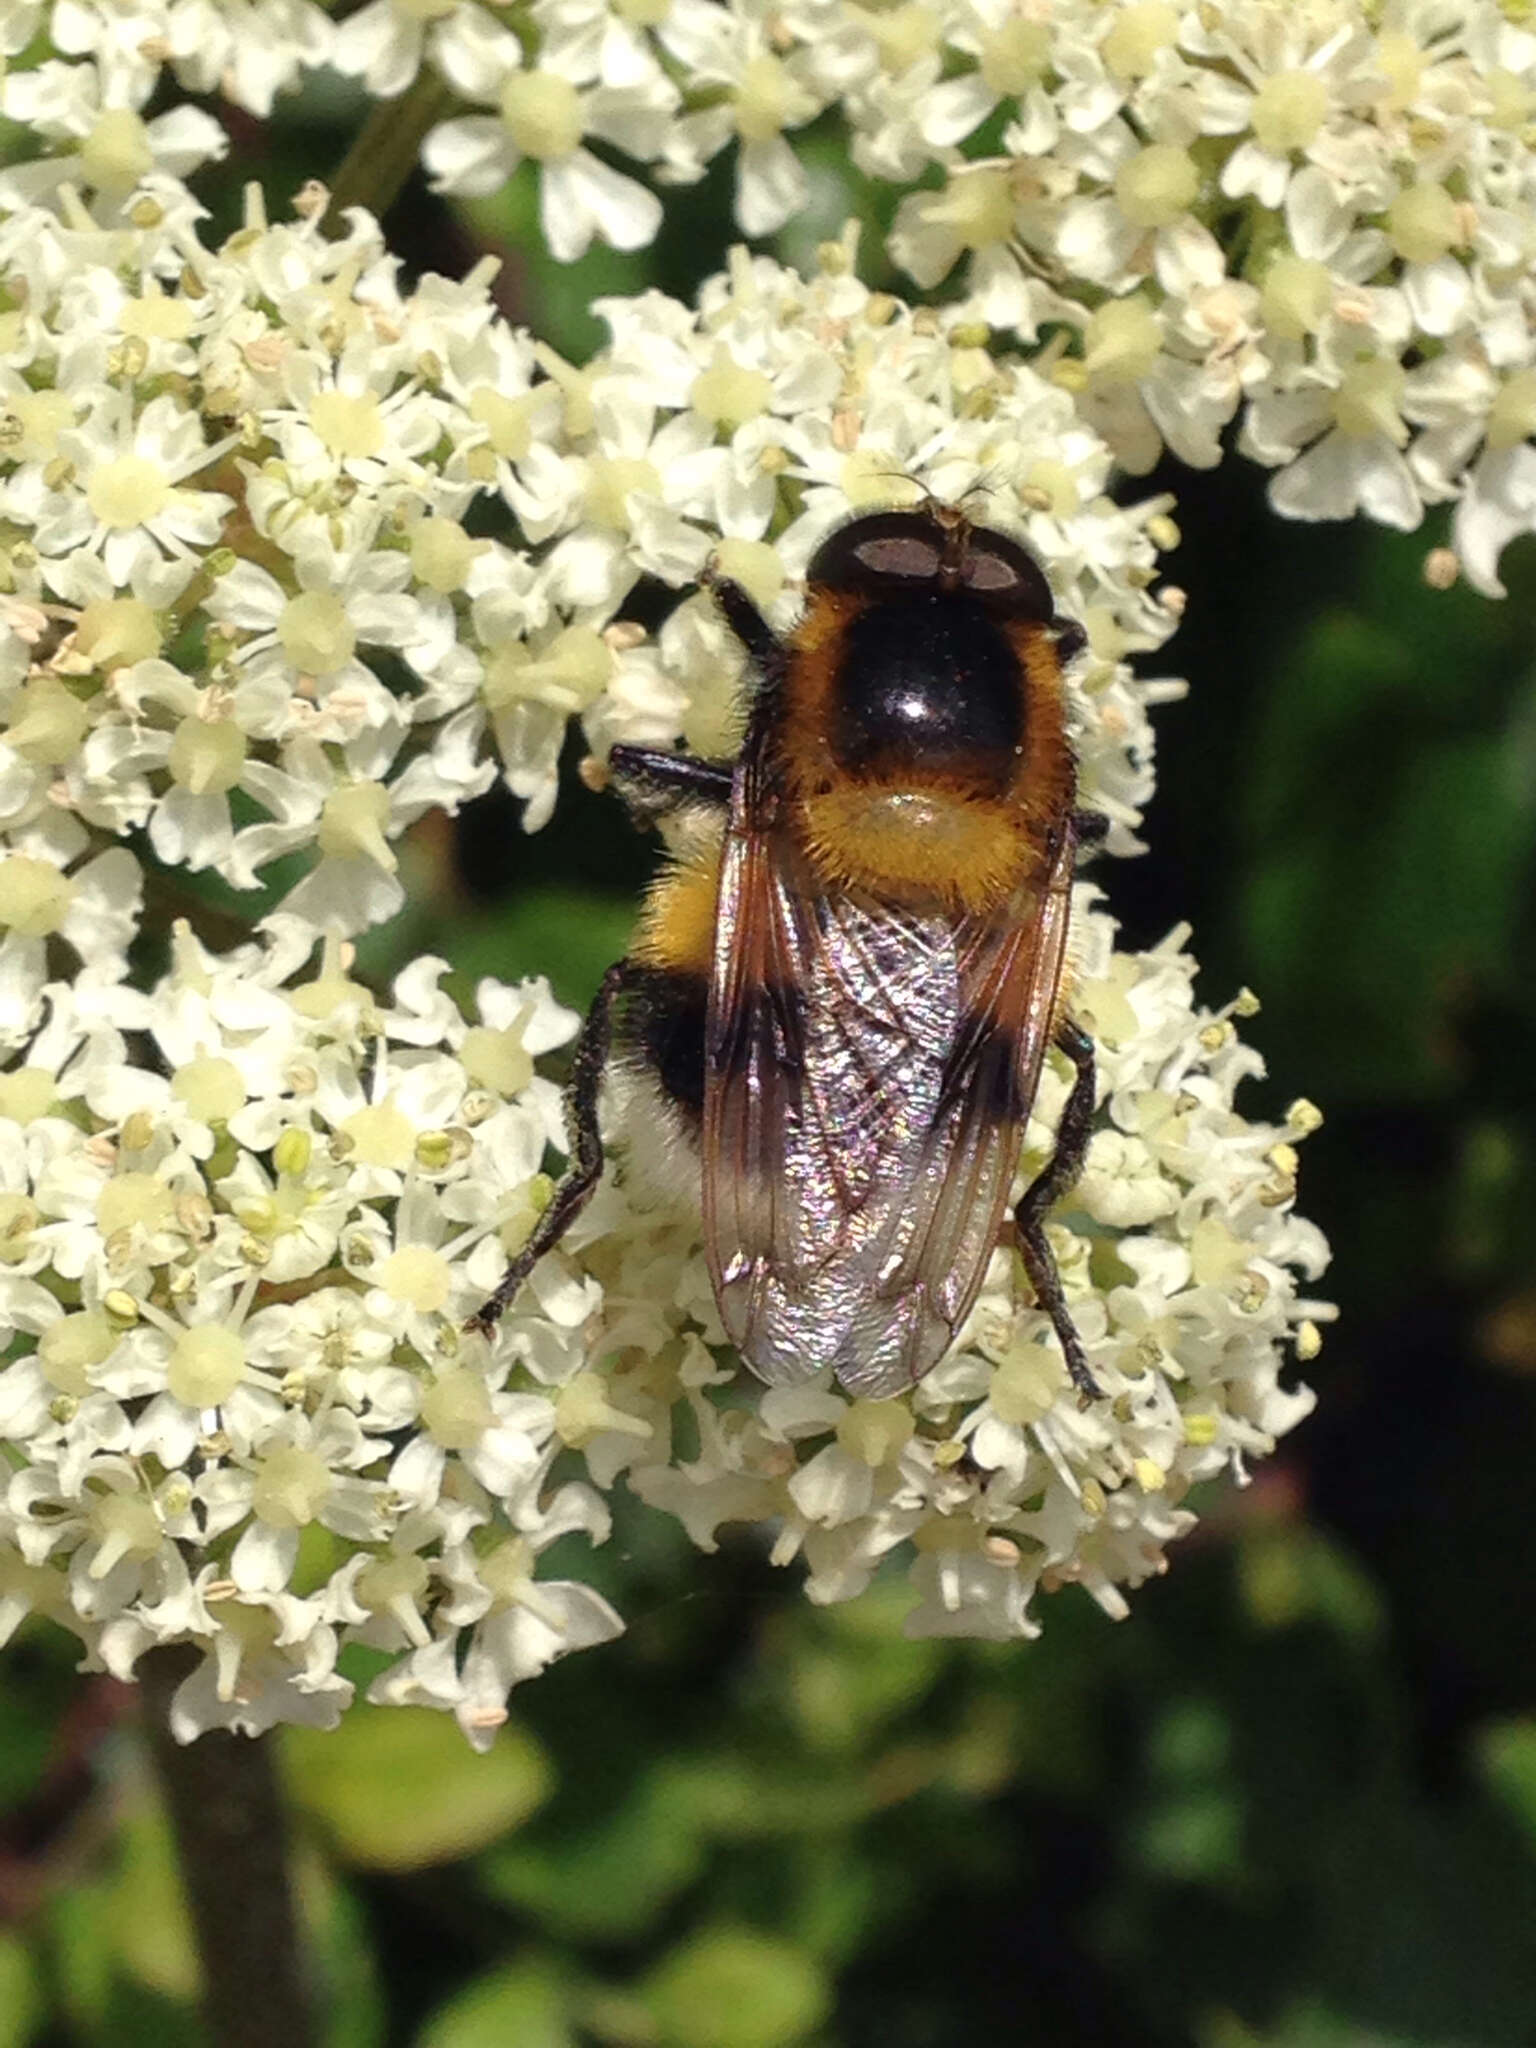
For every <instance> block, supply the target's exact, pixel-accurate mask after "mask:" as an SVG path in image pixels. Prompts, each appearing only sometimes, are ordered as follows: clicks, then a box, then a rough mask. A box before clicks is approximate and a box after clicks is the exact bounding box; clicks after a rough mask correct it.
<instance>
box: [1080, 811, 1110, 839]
mask: <svg viewBox="0 0 1536 2048" xmlns="http://www.w3.org/2000/svg"><path fill="white" fill-rule="evenodd" d="M1108 837H1109V820H1108V818H1106V817H1105V815H1104V813H1103V812H1102V811H1074V812H1073V813H1072V838H1073V841H1074V842H1075V844H1076V845H1078V846H1080V847H1084V846H1086V847H1095V846H1102V845H1103V843H1104V841H1105V840H1106V839H1107V838H1108Z"/></svg>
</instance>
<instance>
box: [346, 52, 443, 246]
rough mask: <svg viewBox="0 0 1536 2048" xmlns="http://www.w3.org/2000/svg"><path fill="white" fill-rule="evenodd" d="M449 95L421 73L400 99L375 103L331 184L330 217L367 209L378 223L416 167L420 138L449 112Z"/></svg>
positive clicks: (435, 80)
mask: <svg viewBox="0 0 1536 2048" xmlns="http://www.w3.org/2000/svg"><path fill="white" fill-rule="evenodd" d="M452 102H453V95H452V93H451V92H450V91H449V89H448V87H447V86H446V85H445V84H444V83H443V81H442V80H441V79H440V78H438V77H436V76H435V75H434V74H433V73H431V72H423V73H422V75H421V77H419V78H418V79H417V80H416V82H415V84H414V85H413V86H412V87H411V89H410V91H409V92H407V93H406V94H405V95H404V96H403V97H402V98H400V99H398V100H376V101H375V102H374V104H373V106H372V107H371V108H370V110H369V113H368V118H367V120H366V121H364V123H363V125H362V127H361V128H360V129H359V130H358V132H357V135H356V138H355V139H354V141H353V143H352V147H351V148H350V149H349V150H348V151H347V153H346V155H345V156H344V157H343V158H342V160H341V164H340V166H339V167H338V169H337V172H336V176H335V177H334V178H333V179H332V181H331V217H332V219H333V220H336V221H340V220H341V218H342V216H343V214H344V213H345V212H346V210H347V208H348V207H349V206H366V207H367V208H368V210H369V211H370V213H372V214H374V215H375V216H376V217H377V218H378V219H380V220H382V219H383V218H384V216H385V214H387V213H388V212H389V209H390V208H391V207H392V206H393V205H394V203H395V201H396V200H397V199H398V198H399V197H400V193H401V190H402V188H403V187H404V185H405V181H406V179H407V178H409V176H410V175H411V172H412V171H413V170H414V169H415V168H416V159H417V157H418V156H419V154H420V152H421V145H422V141H423V139H424V138H425V137H426V135H427V134H428V133H429V132H430V131H431V129H432V128H434V127H435V126H436V124H437V123H438V122H439V121H441V120H442V119H443V117H444V115H445V114H446V113H447V112H448V110H449V108H450V106H451V105H452Z"/></svg>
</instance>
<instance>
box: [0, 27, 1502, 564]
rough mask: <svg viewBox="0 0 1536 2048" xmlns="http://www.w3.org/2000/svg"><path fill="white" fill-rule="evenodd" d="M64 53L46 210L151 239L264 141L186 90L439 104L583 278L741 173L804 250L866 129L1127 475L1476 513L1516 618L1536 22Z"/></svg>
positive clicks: (122, 43)
mask: <svg viewBox="0 0 1536 2048" xmlns="http://www.w3.org/2000/svg"><path fill="white" fill-rule="evenodd" d="M39 29H41V30H44V31H45V32H46V33H47V34H49V35H51V38H52V46H53V54H49V53H48V52H47V50H46V47H45V48H44V51H43V54H42V55H41V56H39V55H38V54H37V52H36V50H35V48H34V50H33V51H31V52H29V54H28V57H27V59H25V60H24V61H23V62H22V63H20V64H18V65H14V66H13V67H12V69H11V70H10V72H9V73H8V74H6V75H5V76H4V77H3V78H0V112H3V113H4V114H5V115H7V116H8V117H9V118H10V119H11V120H12V121H15V122H19V123H21V124H23V125H24V126H25V127H26V128H28V129H29V130H30V131H31V134H32V137H33V138H34V140H35V143H36V152H35V154H33V155H31V156H30V157H27V158H25V159H24V160H23V161H21V162H18V163H15V164H13V165H11V166H10V167H9V168H8V169H6V170H4V171H3V172H0V199H3V200H5V201H7V202H9V203H11V204H16V203H19V202H22V201H26V200H37V199H40V198H44V197H48V196H50V195H55V194H57V193H58V192H59V191H60V190H61V189H62V188H65V187H74V188H78V189H79V190H82V191H84V192H88V193H89V194H90V195H91V204H92V207H93V209H94V212H95V215H96V217H97V218H98V219H99V220H101V221H102V222H109V221H111V222H115V221H119V220H121V219H122V218H123V217H124V213H125V210H126V209H127V208H128V206H129V202H130V201H131V199H132V197H133V195H134V193H135V192H136V191H138V190H140V189H141V187H142V185H143V183H144V182H145V181H146V180H149V181H153V180H154V179H155V178H156V176H160V175H166V174H169V175H171V176H175V177H183V176H186V175H188V174H189V173H190V172H192V171H193V170H194V169H196V168H197V167H198V166H199V165H201V164H203V163H206V162H208V161H210V160H212V159H214V158H215V157H217V156H219V155H220V154H221V153H223V151H224V150H225V148H226V146H227V145H226V137H225V134H224V131H223V130H222V129H221V128H220V126H219V124H218V122H217V121H215V120H214V119H213V118H212V116H211V115H209V114H208V113H207V112H205V111H203V110H201V109H193V108H190V107H186V106H181V107H172V108H171V109H170V110H169V111H167V112H164V113H160V114H156V115H153V116H150V115H149V114H148V113H147V108H148V106H149V104H150V100H151V96H152V95H153V94H154V92H155V89H156V86H157V84H158V83H159V82H160V81H161V80H162V78H163V77H165V76H166V75H169V76H172V77H174V79H175V80H176V81H177V82H178V83H179V84H180V85H181V86H182V87H183V88H185V89H188V90H192V91H197V92H202V93H207V92H213V91H218V92H222V93H223V94H225V95H226V96H227V97H228V98H230V99H231V100H233V101H234V102H235V104H236V105H238V106H240V107H243V108H246V109H248V110H250V111H252V112H255V113H257V114H262V115H264V114H266V113H267V112H268V111H269V110H270V108H271V105H272V101H273V97H274V95H275V94H276V93H277V92H279V91H281V90H284V89H286V88H290V87H293V86H295V85H297V84H298V83H299V82H300V81H301V80H302V79H303V78H304V77H305V76H307V75H308V74H310V73H311V72H313V71H314V70H316V69H317V68H319V67H321V66H331V67H333V68H334V69H337V70H340V71H341V72H343V73H346V74H348V75H349V76H350V77H351V78H353V79H355V80H356V81H358V83H359V85H360V86H361V87H362V88H363V89H365V90H366V91H367V92H369V93H372V94H377V95H381V96H383V97H384V98H385V99H386V100H387V99H389V98H390V97H392V96H395V95H398V94H401V93H404V92H406V91H408V90H410V89H413V88H415V87H417V85H418V82H419V89H420V92H421V94H423V95H425V96H426V97H424V98H423V100H422V105H423V108H424V110H425V111H424V115H423V122H422V127H423V131H424V137H425V139H424V142H423V152H422V153H423V161H424V163H425V165H426V167H427V169H428V171H429V173H430V174H431V177H432V180H433V183H434V184H435V186H436V187H437V188H438V189H439V190H442V191H445V192H453V193H462V194H465V195H469V196H475V195H485V194H489V193H492V192H494V191H496V190H498V189H499V188H500V187H501V186H502V185H503V184H504V182H505V181H506V180H507V179H508V178H509V177H510V176H512V175H513V173H514V172H515V171H516V170H517V169H518V167H519V166H520V165H523V164H527V165H531V166H533V167H534V169H535V173H536V177H537V182H538V189H539V218H540V222H541V228H542V233H543V237H544V240H545V242H546V244H547V246H548V248H549V249H550V250H551V252H552V253H553V254H554V255H556V256H557V257H559V258H560V259H562V260H569V259H571V258H574V257H576V256H578V255H580V254H581V253H582V252H583V251H584V250H585V249H586V248H587V247H588V246H589V244H590V243H591V242H592V241H593V240H594V239H597V240H600V241H605V242H608V243H610V244H611V245H613V246H614V247H617V248H620V249H635V248H640V247H643V246H645V245H646V244H648V243H649V242H651V241H652V240H653V239H654V237H655V236H656V234H657V232H658V230H659V227H660V223H661V220H662V214H663V206H662V195H663V194H664V193H665V192H666V190H667V189H668V188H669V187H673V186H676V185H678V184H688V183H692V182H694V181H696V180H698V179H699V178H700V177H702V176H703V174H704V172H705V170H706V168H707V166H708V165H709V163H710V162H711V161H712V160H713V159H714V158H715V157H717V156H718V155H719V154H720V153H721V152H722V151H726V150H734V153H735V158H734V161H735V202H734V204H735V218H736V224H737V226H738V228H739V229H740V230H741V232H742V233H744V234H747V235H753V236H756V235H764V234H770V233H773V232H774V231H775V230H777V229H778V228H780V227H782V226H783V225H784V224H785V223H786V222H787V221H789V220H790V219H792V218H793V217H794V216H795V215H796V214H797V213H799V212H801V211H802V210H803V209H804V208H805V206H806V204H807V202H808V199H809V197H810V194H811V189H812V188H811V180H810V177H809V175H808V170H807V162H806V160H805V158H804V157H803V155H802V154H801V149H802V147H803V145H802V143H801V137H802V136H803V133H804V131H806V130H807V129H808V127H809V126H810V124H811V123H813V122H815V121H817V120H818V118H820V117H827V118H829V119H830V118H834V117H835V118H836V119H838V120H839V121H840V122H841V123H842V124H843V125H844V128H845V130H846V132H847V134H848V135H849V136H850V137H851V155H852V158H853V161H854V162H855V163H856V164H857V165H858V166H859V168H860V169H861V170H862V171H863V172H864V173H865V174H866V175H867V176H869V177H872V178H876V179H879V180H882V181H884V182H885V183H886V184H888V185H892V186H895V187H897V188H905V196H904V197H902V198H901V200H900V203H899V205H898V206H897V209H896V217H895V224H894V229H893V232H892V234H891V237H890V253H891V255H892V256H893V258H894V259H895V261H896V262H897V263H898V264H899V265H900V266H901V267H902V269H903V270H905V271H906V273H907V274H908V275H909V276H911V277H912V278H913V279H914V280H915V281H916V283H917V284H918V285H919V286H920V287H922V288H923V289H925V290H934V289H938V290H942V291H943V292H944V293H945V294H946V296H947V297H949V298H951V299H954V300H955V301H956V302H958V303H959V304H962V305H963V306H964V307H965V308H966V313H965V316H964V317H966V318H968V319H970V320H971V321H973V322H976V321H979V322H984V323H985V324H987V325H988V326H989V327H990V328H991V329H993V330H994V331H998V332H1001V333H1003V334H1005V335H1007V336H1010V337H1012V338H1013V340H1015V341H1017V342H1020V343H1023V344H1025V345H1027V346H1028V347H1030V348H1031V349H1035V350H1038V351H1039V360H1038V363H1037V367H1038V368H1039V370H1040V372H1041V374H1042V375H1044V376H1046V377H1047V378H1049V379H1052V380H1053V381H1055V382H1057V383H1058V384H1059V385H1060V387H1061V389H1062V390H1063V391H1065V392H1066V393H1068V394H1069V395H1070V397H1071V398H1072V400H1073V402H1074V403H1075V404H1076V405H1077V406H1078V408H1079V409H1080V411H1081V412H1082V414H1083V416H1084V418H1085V419H1087V420H1088V421H1090V422H1091V423H1092V424H1093V425H1094V426H1095V427H1096V428H1097V429H1098V431H1099V432H1100V433H1101V434H1102V435H1103V436H1104V437H1105V439H1106V440H1107V441H1108V443H1109V445H1110V447H1111V449H1112V451H1113V454H1114V456H1115V459H1116V461H1117V463H1118V464H1119V465H1120V466H1121V467H1122V468H1125V469H1129V470H1131V471H1132V472H1138V473H1139V472H1143V471H1145V470H1147V469H1149V468H1150V467H1151V466H1152V464H1153V463H1154V462H1155V461H1156V460H1157V458H1158V456H1159V455H1160V454H1161V453H1162V451H1163V449H1164V448H1165V447H1166V448H1168V449H1171V450H1172V451H1173V453H1174V454H1176V455H1177V456H1179V457H1180V458H1181V459H1182V460H1184V461H1186V462H1190V463H1193V464H1195V465H1197V466H1207V465H1211V464H1214V463H1215V462H1216V461H1217V460H1218V458H1219V454H1220V449H1221V443H1222V436H1223V433H1224V432H1225V431H1226V430H1227V429H1228V428H1230V427H1235V428H1236V429H1237V442H1238V446H1239V447H1240V448H1241V449H1242V451H1243V452H1244V453H1246V454H1247V455H1248V456H1250V457H1252V458H1253V459H1254V460H1256V461H1258V462H1260V463H1263V464H1265V465H1267V466H1269V467H1271V468H1273V469H1274V470H1275V471H1276V476H1275V479H1274V482H1273V486H1272V491H1271V498H1272V502H1273V504H1274V506H1275V508H1276V509H1277V510H1279V511H1281V512H1283V513H1285V514H1287V515H1289V516H1292V517H1296V518H1302V519H1341V518H1348V517H1349V516H1350V515H1351V514H1353V513H1356V512H1363V513H1364V514H1366V515H1367V516H1368V517H1370V518H1372V519H1375V520H1378V521H1381V522H1383V523H1385V524H1387V525H1390V526H1395V527H1399V528H1404V529H1407V528H1412V527H1415V526H1417V525H1418V523H1419V521H1420V519H1421V517H1422V516H1423V511H1424V508H1425V507H1426V506H1431V505H1436V504H1440V503H1447V502H1450V503H1454V504H1455V505H1456V508H1457V509H1456V519H1455V541H1456V547H1457V550H1458V552H1459V555H1460V558H1461V561H1462V563H1463V565H1464V567H1465V569H1466V571H1467V573H1468V575H1469V577H1470V578H1471V580H1472V581H1473V582H1474V583H1475V584H1476V586H1477V587H1478V588H1479V589H1481V590H1483V591H1486V592H1490V593H1497V592H1498V591H1499V589H1500V585H1499V582H1498V558H1499V555H1500V553H1501V551H1502V549H1503V547H1504V546H1505V544H1506V543H1507V542H1508V540H1509V539H1510V538H1512V537H1513V536H1514V535H1515V534H1517V533H1520V532H1524V531H1529V530H1532V529H1533V528H1536V456H1533V454H1532V450H1531V446H1530V442H1531V436H1532V432H1533V425H1536V402H1533V398H1532V383H1533V379H1536V342H1533V339H1532V337H1533V335H1536V308H1533V303H1532V289H1533V287H1532V275H1533V267H1536V226H1533V223H1536V33H1533V32H1532V30H1531V29H1530V28H1528V27H1527V26H1525V25H1524V22H1523V14H1522V12H1521V10H1519V9H1516V8H1514V7H1512V6H1509V5H1500V4H1499V0H1393V4H1390V5H1385V6H1384V5H1380V4H1375V0H1308V4H1306V5H1305V6H1295V5H1288V4H1281V0H1223V4H1221V5H1219V6H1216V5H1211V4H1208V0H1182V4H1180V0H1109V4H1105V0H1057V4H1054V5H1051V6H1049V7H1046V6H1040V7H1035V6H1025V7H1016V6H1014V5H1011V4H1004V0H909V4H903V5H899V6H885V7H871V6H866V5H864V4H861V0H788V4H783V0H780V4H775V5H773V6H768V5H765V4H763V0H536V4H534V5H533V6H531V7H530V8H528V9H526V10H524V11H523V12H522V13H521V14H520V15H519V17H518V19H517V21H516V23H515V24H509V22H508V20H507V17H506V10H505V9H504V8H499V7H494V6H491V5H489V4H482V0H369V4H368V5H366V6H364V7H361V8H359V9H358V10H356V11H355V12H353V13H350V14H348V15H347V16H346V18H345V19H344V20H342V21H340V22H339V23H336V22H332V21H331V20H330V19H329V17H328V16H327V15H326V14H325V13H324V12H323V11H322V10H321V9H320V8H318V7H315V6H311V5H309V4H307V0H242V4H240V5H228V4H226V5H221V6H217V7H215V6H212V5H209V4H208V0H139V4H136V5H134V6H132V7H119V6H117V5H115V4H114V5H108V4H106V0H59V4H58V5H56V6H54V7H51V8H38V7H35V6H29V7H24V8H22V9H21V14H20V20H19V24H18V27H17V29H16V32H15V34H14V36H12V37H11V39H10V40H11V43H12V46H13V47H14V49H16V50H17V51H18V52H19V51H20V50H22V49H23V48H25V47H26V45H27V44H28V42H29V40H30V39H31V38H32V37H33V36H34V35H35V33H36V32H37V31H38V30H39ZM439 101H442V102H445V103H446V104H445V105H443V106H439V105H438V102H439ZM434 109H435V110H436V114H437V115H438V116H439V117H437V118H434ZM594 143H595V144H597V145H598V148H597V149H596V150H594V148H593V147H592V145H593V144H594ZM615 158H616V159H617V161H616V162H615V161H613V160H611V159H615ZM935 177H938V178H939V179H940V180H941V182H940V183H939V184H938V185H937V187H935V185H934V179H935Z"/></svg>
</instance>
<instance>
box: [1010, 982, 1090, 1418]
mask: <svg viewBox="0 0 1536 2048" xmlns="http://www.w3.org/2000/svg"><path fill="white" fill-rule="evenodd" d="M1056 1043H1057V1044H1058V1045H1059V1046H1060V1047H1061V1049H1062V1051H1063V1052H1064V1053H1065V1054H1066V1055H1067V1057H1068V1059H1069V1060H1071V1062H1072V1064H1073V1066H1074V1067H1076V1069H1077V1079H1076V1080H1075V1081H1074V1082H1073V1083H1072V1092H1071V1094H1070V1095H1068V1097H1067V1101H1066V1107H1065V1108H1064V1109H1063V1110H1062V1112H1061V1122H1060V1123H1059V1124H1058V1125H1057V1127H1056V1150H1055V1151H1054V1152H1053V1153H1052V1155H1051V1162H1050V1164H1049V1165H1048V1166H1047V1167H1045V1168H1044V1169H1043V1170H1042V1171H1041V1172H1040V1173H1038V1174H1037V1175H1036V1176H1035V1178H1034V1180H1033V1181H1032V1182H1031V1183H1030V1185H1029V1187H1028V1188H1026V1189H1025V1191H1024V1195H1023V1197H1022V1199H1021V1200H1020V1202H1019V1206H1018V1207H1017V1209H1015V1210H1014V1212H1013V1223H1014V1228H1015V1229H1016V1230H1017V1231H1018V1233H1019V1250H1020V1251H1021V1252H1022V1254H1023V1256H1024V1270H1025V1272H1026V1273H1028V1275H1029V1284H1030V1286H1031V1287H1033V1288H1034V1290H1035V1299H1036V1300H1037V1301H1038V1302H1039V1304H1040V1306H1041V1307H1042V1308H1043V1309H1044V1310H1045V1312H1046V1314H1047V1315H1048V1316H1049V1317H1050V1319H1051V1327H1052V1328H1053V1329H1054V1330H1055V1332H1056V1335H1057V1337H1058V1338H1059V1340H1060V1342H1061V1348H1062V1352H1063V1355H1064V1356H1065V1358H1066V1361H1067V1371H1068V1372H1069V1373H1070V1374H1071V1376H1072V1384H1073V1386H1074V1387H1076V1388H1077V1391H1078V1392H1079V1393H1080V1394H1081V1395H1083V1396H1084V1398H1085V1399H1087V1400H1094V1401H1096V1400H1100V1399H1102V1397H1103V1391H1104V1390H1103V1388H1102V1387H1100V1385H1099V1383H1098V1381H1097V1380H1096V1379H1095V1378H1094V1376H1093V1374H1092V1373H1091V1372H1090V1371H1089V1369H1088V1360H1087V1359H1086V1358H1085V1357H1084V1355H1083V1342H1082V1339H1081V1338H1080V1337H1079V1336H1078V1334H1077V1326H1076V1325H1075V1324H1074V1322H1073V1321H1072V1315H1071V1311H1070V1310H1069V1309H1068V1307H1067V1299H1066V1296H1065V1295H1064V1294H1063V1293H1062V1291H1061V1275H1060V1273H1058V1272H1057V1270H1056V1259H1055V1255H1054V1254H1053V1253H1052V1251H1051V1247H1050V1244H1049V1243H1048V1241H1047V1239H1046V1235H1045V1217H1046V1211H1047V1210H1048V1209H1049V1208H1050V1206H1051V1204H1052V1203H1053V1202H1054V1201H1056V1200H1057V1199H1058V1198H1059V1197H1060V1196H1062V1195H1064V1194H1065V1193H1066V1191H1067V1189H1068V1188H1070V1187H1071V1186H1072V1184H1073V1182H1074V1181H1075V1180H1076V1179H1077V1176H1078V1175H1079V1173H1081V1171H1082V1167H1083V1155H1084V1153H1085V1152H1086V1151H1087V1150H1088V1139H1089V1135H1090V1133H1091V1132H1092V1129H1093V1098H1094V1060H1093V1040H1092V1039H1091V1038H1090V1037H1089V1036H1088V1033H1087V1032H1086V1031H1085V1030H1084V1029H1083V1028H1082V1026H1081V1025H1080V1024H1073V1023H1072V1022H1070V1021H1069V1020H1068V1021H1063V1023H1062V1024H1061V1026H1060V1028H1059V1029H1058V1031H1057V1033H1056Z"/></svg>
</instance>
